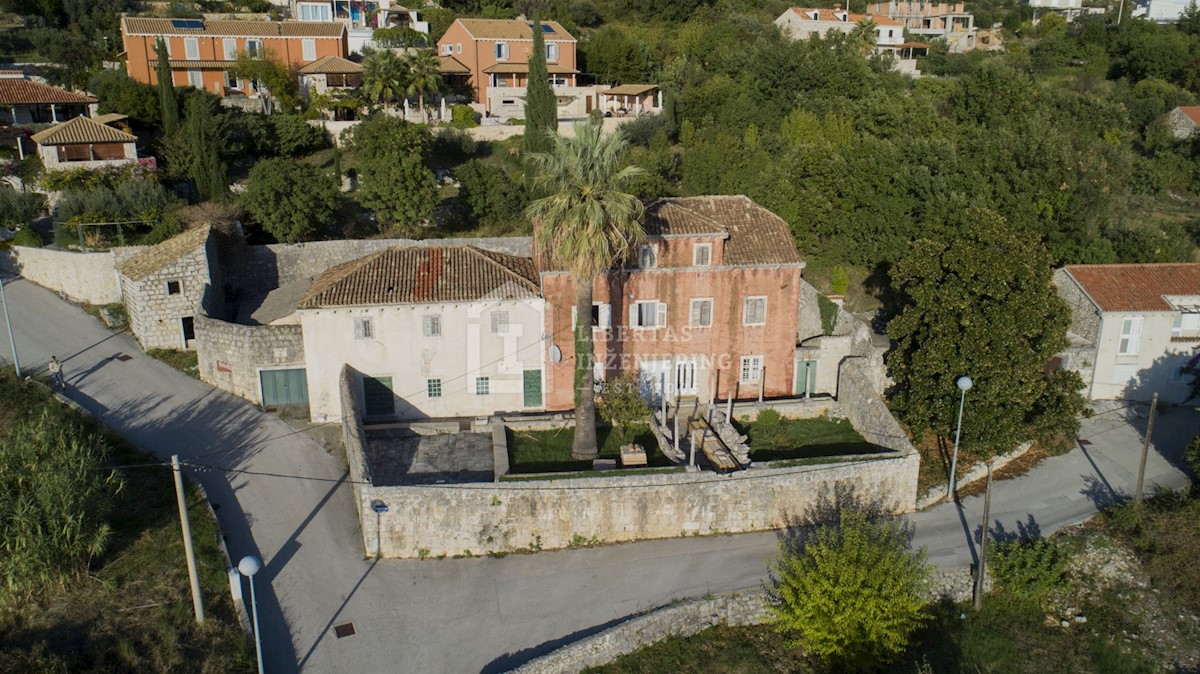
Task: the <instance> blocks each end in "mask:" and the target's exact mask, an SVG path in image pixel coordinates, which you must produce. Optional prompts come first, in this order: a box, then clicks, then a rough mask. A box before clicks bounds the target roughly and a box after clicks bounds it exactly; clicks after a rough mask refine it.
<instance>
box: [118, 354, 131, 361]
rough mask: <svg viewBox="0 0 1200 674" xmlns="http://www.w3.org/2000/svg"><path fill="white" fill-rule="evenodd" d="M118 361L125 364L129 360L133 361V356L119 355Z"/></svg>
mask: <svg viewBox="0 0 1200 674" xmlns="http://www.w3.org/2000/svg"><path fill="white" fill-rule="evenodd" d="M117 360H119V361H121V362H122V363H124V362H125V361H127V360H133V356H130V355H129V354H126V353H118V354H117Z"/></svg>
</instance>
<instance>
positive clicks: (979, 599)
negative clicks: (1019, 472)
mask: <svg viewBox="0 0 1200 674" xmlns="http://www.w3.org/2000/svg"><path fill="white" fill-rule="evenodd" d="M991 511H992V462H991V461H988V465H987V491H985V492H984V494H983V535H982V536H980V540H979V574H978V575H977V576H976V577H975V610H976V611H978V610H979V609H981V608H983V579H984V578H986V577H987V544H988V520H989V519H991V516H992V512H991Z"/></svg>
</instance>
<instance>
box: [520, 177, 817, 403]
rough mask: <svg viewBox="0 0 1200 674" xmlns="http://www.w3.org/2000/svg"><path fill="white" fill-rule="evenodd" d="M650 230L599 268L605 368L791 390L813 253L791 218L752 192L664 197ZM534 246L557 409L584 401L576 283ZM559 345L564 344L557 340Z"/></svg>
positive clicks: (716, 390) (739, 391) (674, 386)
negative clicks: (625, 258)
mask: <svg viewBox="0 0 1200 674" xmlns="http://www.w3.org/2000/svg"><path fill="white" fill-rule="evenodd" d="M643 226H644V227H645V230H646V234H647V239H646V241H645V242H644V243H643V244H642V245H640V246H639V247H638V249H637V251H636V252H635V254H634V255H633V259H632V260H630V261H629V263H628V264H627V265H625V266H624V267H622V268H619V269H614V270H613V271H612V272H610V273H609V274H608V275H607V276H606V277H605V278H602V279H597V281H596V283H595V289H594V293H595V294H594V298H595V303H594V305H593V310H592V316H593V319H594V321H593V322H594V324H595V325H596V328H595V332H594V333H593V334H594V337H595V348H596V373H595V374H596V378H597V379H603V378H606V377H608V376H612V375H614V374H616V373H618V372H621V371H629V372H637V373H639V377H640V378H641V384H642V389H643V394H645V395H646V396H647V397H648V398H651V399H654V400H660V399H661V398H660V395H661V392H662V390H663V384H664V383H665V384H666V391H667V393H668V399H673V398H674V397H675V396H680V397H686V396H696V397H697V398H699V400H701V401H707V400H710V399H712V398H719V399H724V398H726V396H727V395H728V394H729V393H730V392H731V391H732V392H733V395H734V397H735V398H737V399H754V398H757V397H758V396H759V395H760V392H761V394H762V395H763V396H765V397H777V396H790V395H793V394H795V392H796V390H797V384H796V382H794V381H793V379H794V373H795V371H796V368H795V358H796V325H797V320H798V314H799V305H800V285H801V280H800V279H801V272H802V270H803V269H804V262H803V261H801V259H800V253H799V252H798V251H797V250H796V246H795V243H794V242H793V240H792V236H791V232H790V230H789V229H788V225H787V223H786V222H784V221H783V220H782V219H780V218H779V216H777V215H775V214H774V213H771V212H770V211H768V210H767V209H765V208H763V207H762V206H759V205H758V204H756V203H754V202H753V201H751V200H750V199H749V198H748V197H745V196H704V197H681V198H663V199H655V200H652V201H650V202H647V204H646V215H645V218H644V219H643ZM539 253H540V251H535V260H536V261H537V262H538V268H539V270H540V274H541V281H542V293H543V295H544V297H545V301H546V308H545V312H546V334H547V336H548V341H549V343H550V345H551V348H550V352H551V355H550V357H549V358H548V362H547V363H546V390H547V396H546V408H547V409H548V410H567V409H571V408H573V407H574V367H575V348H574V339H573V338H572V335H573V325H574V317H575V290H574V283H573V282H572V280H571V276H570V274H569V273H567V272H565V271H561V270H560V269H561V268H560V267H557V266H556V265H554V264H552V263H551V261H550V260H547V259H545V256H543V255H540V254H539ZM555 347H557V350H555Z"/></svg>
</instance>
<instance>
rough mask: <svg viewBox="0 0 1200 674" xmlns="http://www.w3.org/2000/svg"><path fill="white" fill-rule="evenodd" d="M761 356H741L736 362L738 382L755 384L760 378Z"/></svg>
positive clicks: (761, 368)
mask: <svg viewBox="0 0 1200 674" xmlns="http://www.w3.org/2000/svg"><path fill="white" fill-rule="evenodd" d="M762 371H763V357H762V356H742V359H741V362H740V363H739V364H738V382H740V383H742V384H757V383H758V382H759V379H761V378H762Z"/></svg>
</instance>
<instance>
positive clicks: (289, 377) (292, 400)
mask: <svg viewBox="0 0 1200 674" xmlns="http://www.w3.org/2000/svg"><path fill="white" fill-rule="evenodd" d="M258 380H259V383H261V384H262V397H263V406H264V407H276V406H279V405H307V404H308V376H307V375H306V374H305V372H304V369H303V368H300V369H297V370H262V371H260V372H259V373H258Z"/></svg>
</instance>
